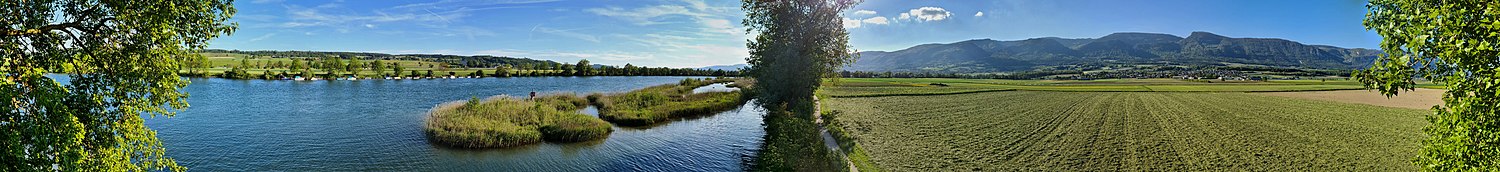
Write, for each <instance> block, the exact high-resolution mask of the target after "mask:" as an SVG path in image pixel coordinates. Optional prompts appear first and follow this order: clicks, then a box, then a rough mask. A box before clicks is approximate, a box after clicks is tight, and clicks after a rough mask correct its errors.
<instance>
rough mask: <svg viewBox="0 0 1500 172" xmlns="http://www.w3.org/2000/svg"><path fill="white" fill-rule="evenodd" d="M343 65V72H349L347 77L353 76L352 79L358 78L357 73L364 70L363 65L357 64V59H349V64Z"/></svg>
mask: <svg viewBox="0 0 1500 172" xmlns="http://www.w3.org/2000/svg"><path fill="white" fill-rule="evenodd" d="M344 64H345V66H344V71H349V75H354V77H359V72H360V71H364V69H365V68H364V64H365V63H363V62H359V59H349V63H344Z"/></svg>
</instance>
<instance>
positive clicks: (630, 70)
mask: <svg viewBox="0 0 1500 172" xmlns="http://www.w3.org/2000/svg"><path fill="white" fill-rule="evenodd" d="M624 71H625V74H624V75H626V76H635V75H636V74H635V65H630V63H626V64H625V69H624Z"/></svg>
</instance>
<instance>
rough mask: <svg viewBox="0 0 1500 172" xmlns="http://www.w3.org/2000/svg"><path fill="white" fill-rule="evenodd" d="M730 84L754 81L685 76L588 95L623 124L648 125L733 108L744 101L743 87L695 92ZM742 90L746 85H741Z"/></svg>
mask: <svg viewBox="0 0 1500 172" xmlns="http://www.w3.org/2000/svg"><path fill="white" fill-rule="evenodd" d="M731 82H733V84H731V85H730V86H731V87H741V88H744V87H746V86H748V85H752V84H750V83H749V82H752V81H749V80H746V79H727V78H719V79H684V80H682V81H681V82H679V83H677V84H667V85H658V86H652V87H646V88H644V89H640V90H635V91H631V92H626V93H619V94H613V95H602V94H594V95H589V96H588V98H589V100H592V101H593V103H594V105H595V106H597V107H599V117H600V118H602V119H604V120H607V121H610V122H614V123H615V124H617V125H622V126H646V125H651V124H656V123H660V122H663V121H667V120H668V119H672V118H674V117H687V116H695V115H704V114H710V113H715V112H720V111H725V110H730V109H734V108H735V107H739V105H740V104H741V103H744V102H745V100H747V99H745V98H742V97H741V94H742V93H741V92H743V91H739V90H736V91H729V92H706V93H696V94H695V93H693V89H694V88H698V87H702V86H707V85H710V84H715V83H731ZM742 90H743V89H742Z"/></svg>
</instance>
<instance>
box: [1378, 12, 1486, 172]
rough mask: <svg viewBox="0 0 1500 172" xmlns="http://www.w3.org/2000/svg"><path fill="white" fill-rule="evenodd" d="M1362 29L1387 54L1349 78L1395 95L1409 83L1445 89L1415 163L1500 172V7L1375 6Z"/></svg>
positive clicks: (1409, 86)
mask: <svg viewBox="0 0 1500 172" xmlns="http://www.w3.org/2000/svg"><path fill="white" fill-rule="evenodd" d="M1366 7H1367V8H1368V10H1369V13H1368V14H1366V15H1365V19H1364V25H1365V28H1366V29H1371V30H1375V32H1376V33H1378V34H1380V35H1381V36H1382V37H1384V40H1382V41H1381V42H1380V47H1381V49H1382V50H1383V51H1384V52H1385V55H1382V56H1381V57H1380V58H1379V59H1377V60H1376V61H1375V64H1374V65H1373V66H1371V67H1370V68H1369V69H1365V70H1360V71H1357V72H1355V73H1354V74H1353V76H1354V78H1356V79H1358V80H1359V81H1360V82H1362V83H1364V85H1365V87H1369V88H1375V89H1377V90H1380V92H1381V94H1385V95H1386V96H1394V95H1396V94H1398V93H1399V92H1400V91H1403V90H1412V89H1413V88H1414V86H1415V85H1416V83H1415V82H1414V81H1413V79H1414V78H1419V77H1420V78H1425V79H1427V80H1431V81H1433V82H1434V83H1441V84H1443V85H1445V86H1447V89H1448V90H1447V91H1446V93H1445V94H1444V95H1443V103H1444V105H1443V106H1433V107H1432V110H1433V111H1434V112H1435V113H1433V114H1430V115H1427V121H1428V122H1431V123H1432V125H1429V126H1427V127H1425V128H1423V132H1425V133H1427V139H1426V140H1424V141H1422V144H1423V145H1422V150H1421V151H1420V153H1419V156H1418V157H1417V158H1416V160H1414V161H1413V163H1415V164H1416V165H1418V166H1420V167H1421V168H1423V170H1427V171H1485V170H1495V169H1500V115H1497V113H1500V92H1497V91H1500V68H1497V66H1500V61H1497V60H1496V59H1497V58H1500V1H1493V0H1372V1H1370V4H1369V5H1366Z"/></svg>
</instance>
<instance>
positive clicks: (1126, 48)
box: [845, 31, 1381, 73]
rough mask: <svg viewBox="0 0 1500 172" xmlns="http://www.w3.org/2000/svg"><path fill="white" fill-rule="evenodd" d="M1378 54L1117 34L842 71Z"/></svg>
mask: <svg viewBox="0 0 1500 172" xmlns="http://www.w3.org/2000/svg"><path fill="white" fill-rule="evenodd" d="M1380 53H1381V52H1380V51H1379V50H1372V49H1364V48H1342V47H1337V46H1329V45H1309V44H1303V43H1300V42H1296V41H1291V40H1286V39H1281V38H1233V37H1228V36H1223V35H1218V34H1214V33H1210V32H1201V31H1199V32H1192V33H1190V34H1189V35H1188V36H1187V37H1179V36H1176V35H1171V34H1163V33H1145V32H1118V33H1111V34H1109V35H1105V36H1102V37H1098V38H1059V37H1039V38H1030V39H1023V40H1011V41H998V40H993V39H970V40H964V41H958V42H953V43H930V44H921V45H916V46H912V47H909V48H906V49H901V50H896V51H863V52H859V55H860V58H859V59H857V60H856V61H855V63H853V64H852V65H850V66H849V67H848V68H845V70H846V71H868V72H886V71H894V72H948V73H982V72H1009V71H1025V70H1030V69H1036V68H1045V67H1049V66H1063V65H1083V64H1174V65H1226V64H1248V65H1264V66H1276V67H1297V68H1317V69H1360V68H1364V67H1368V66H1369V65H1370V64H1371V63H1373V61H1374V59H1375V58H1376V56H1377V55H1379V54H1380Z"/></svg>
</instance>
